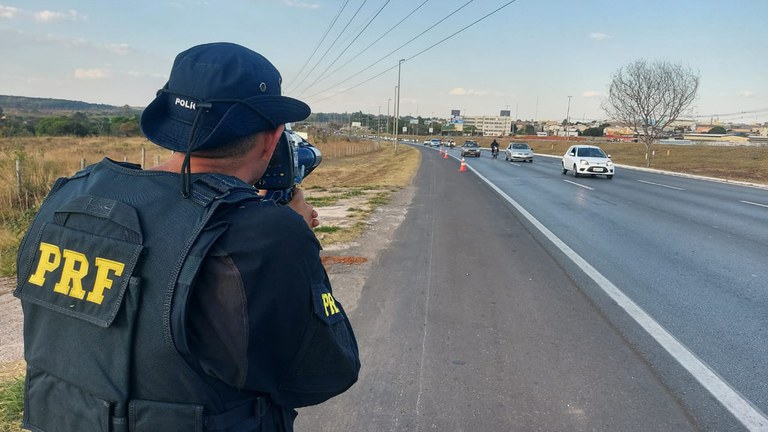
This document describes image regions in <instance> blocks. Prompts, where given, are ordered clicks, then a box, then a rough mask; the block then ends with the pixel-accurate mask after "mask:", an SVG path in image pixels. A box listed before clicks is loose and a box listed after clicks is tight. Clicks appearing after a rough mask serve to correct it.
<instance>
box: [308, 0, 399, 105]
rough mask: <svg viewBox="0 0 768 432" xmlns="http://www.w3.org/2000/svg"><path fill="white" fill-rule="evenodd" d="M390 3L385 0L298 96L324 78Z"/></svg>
mask: <svg viewBox="0 0 768 432" xmlns="http://www.w3.org/2000/svg"><path fill="white" fill-rule="evenodd" d="M390 1H391V0H386V2H384V4H383V5H382V6H381V7H380V8H379V10H378V11H376V13H375V14H374V15H373V16H372V17H371V18H370V19H368V22H367V23H366V24H365V26H364V27H363V28H362V29H361V30H360V31H359V32H358V33H357V36H355V38H354V39H352V41H351V42H349V43H348V44H347V47H346V48H344V49H343V50H342V51H341V52H340V53H339V55H337V56H336V58H335V59H333V61H332V62H331V63H330V64H328V66H327V67H326V68H325V69H324V70H323V71H322V72H320V75H318V77H317V78H315V80H314V81H312V83H311V84H310V85H308V86H307V88H305V89H304V90H303V91H302V92H301V93H299V96H301V95H302V94H304V92H305V91H307V89H309V88H310V87H312V86H313V85H314V84H315V83H316V82H317V81H319V80H320V78H322V77H323V76H325V73H326V72H328V69H330V68H331V66H333V65H334V64H336V62H337V61H338V60H339V58H340V57H341V56H342V55H344V53H345V52H347V50H348V49H349V47H351V46H352V44H353V43H355V41H356V40H357V38H359V37H360V35H362V34H363V32H365V30H366V29H367V28H368V26H370V25H371V23H373V21H374V20H375V19H376V17H378V16H379V14H380V13H381V11H383V10H384V8H385V7H387V5H388V4H389V2H390Z"/></svg>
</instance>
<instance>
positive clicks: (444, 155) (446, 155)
mask: <svg viewBox="0 0 768 432" xmlns="http://www.w3.org/2000/svg"><path fill="white" fill-rule="evenodd" d="M443 159H448V149H445V153H443Z"/></svg>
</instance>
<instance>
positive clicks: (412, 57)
mask: <svg viewBox="0 0 768 432" xmlns="http://www.w3.org/2000/svg"><path fill="white" fill-rule="evenodd" d="M516 1H517V0H510V1H509V2H507V3H505V4H504V5H502V6H500V7H498V8H497V9H495V10H493V11H492V12H490V13H488V14H486V15H484V16H483V17H481V18H479V19H477V20H475V21H474V22H472V23H471V24H468V25H467V26H465V27H463V28H461V29H460V30H458V31H456V32H454V33H452V34H451V35H449V36H447V37H445V38H443V39H441V40H440V41H438V42H436V43H434V44H432V45H430V46H429V47H428V48H425V49H423V50H421V51H419V52H418V53H416V54H414V55H412V56H411V57H408V58H407V59H405V61H409V60H413V59H414V58H416V57H418V56H419V55H421V54H423V53H425V52H426V51H428V50H430V49H432V48H434V47H436V46H437V45H440V44H441V43H443V42H445V41H447V40H448V39H451V38H452V37H454V36H456V35H457V34H459V33H461V32H463V31H464V30H466V29H468V28H470V27H472V26H474V25H475V24H477V23H479V22H481V21H483V20H484V19H486V18H488V17H489V16H491V15H493V14H495V13H497V12H499V11H500V10H502V9H504V8H505V7H507V6H509V5H511V4H512V3H514V2H516ZM464 6H466V4H465V5H464ZM464 6H462V8H463V7H464ZM460 9H461V8H460ZM417 37H418V36H417ZM409 42H410V41H409ZM398 49H399V48H398ZM390 54H391V53H390ZM387 56H389V54H387ZM385 57H386V56H385ZM381 60H383V59H381ZM381 60H379V61H377V62H376V63H379V62H380V61H381ZM376 63H374V65H375V64H376ZM398 65H399V62H398V64H397V65H394V66H392V67H390V68H389V69H386V70H384V71H382V72H381V73H379V74H377V75H374V76H373V77H371V78H369V79H367V80H365V81H363V82H361V83H359V84H356V85H354V86H352V87H349V88H347V89H344V90H342V91H339V92H337V93H335V94H333V95H331V96H328V97H325V98H322V99H318V100H316V101H314V102H315V103H316V102H321V101H324V100H327V99H330V98H333V97H335V96H338V95H340V94H342V93H345V92H347V91H349V90H352V89H354V88H357V87H360V86H361V85H363V84H366V83H368V82H369V81H372V80H373V79H375V78H378V77H380V76H382V75H384V74H385V73H386V72H389V71H391V70H393V69H395V68H396V67H398ZM372 66H373V65H371V66H369V67H367V68H365V69H363V71H365V70H367V69H369V68H370V67H372ZM363 71H360V73H362V72H363ZM360 73H358V74H355V75H353V76H351V77H349V78H347V79H346V80H344V81H342V82H340V83H338V84H336V86H338V85H339V84H342V83H344V82H346V81H348V80H350V79H352V78H354V77H355V76H357V75H359V74H360ZM336 86H333V87H331V88H329V89H327V90H324V91H328V90H330V89H332V88H335V87H336ZM320 93H322V92H320ZM318 94H319V93H316V94H315V95H313V96H317V95H318ZM310 97H312V96H310Z"/></svg>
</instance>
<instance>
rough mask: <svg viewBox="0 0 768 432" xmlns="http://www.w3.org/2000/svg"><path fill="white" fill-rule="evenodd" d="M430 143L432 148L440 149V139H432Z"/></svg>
mask: <svg viewBox="0 0 768 432" xmlns="http://www.w3.org/2000/svg"><path fill="white" fill-rule="evenodd" d="M429 142H430V144H429V145H431V146H432V147H440V138H432V139H431V140H429Z"/></svg>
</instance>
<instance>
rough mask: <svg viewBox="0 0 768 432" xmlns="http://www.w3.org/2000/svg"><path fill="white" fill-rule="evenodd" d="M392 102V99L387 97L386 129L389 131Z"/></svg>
mask: <svg viewBox="0 0 768 432" xmlns="http://www.w3.org/2000/svg"><path fill="white" fill-rule="evenodd" d="M390 102H392V99H387V128H386V131H387V133H389V103H390Z"/></svg>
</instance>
